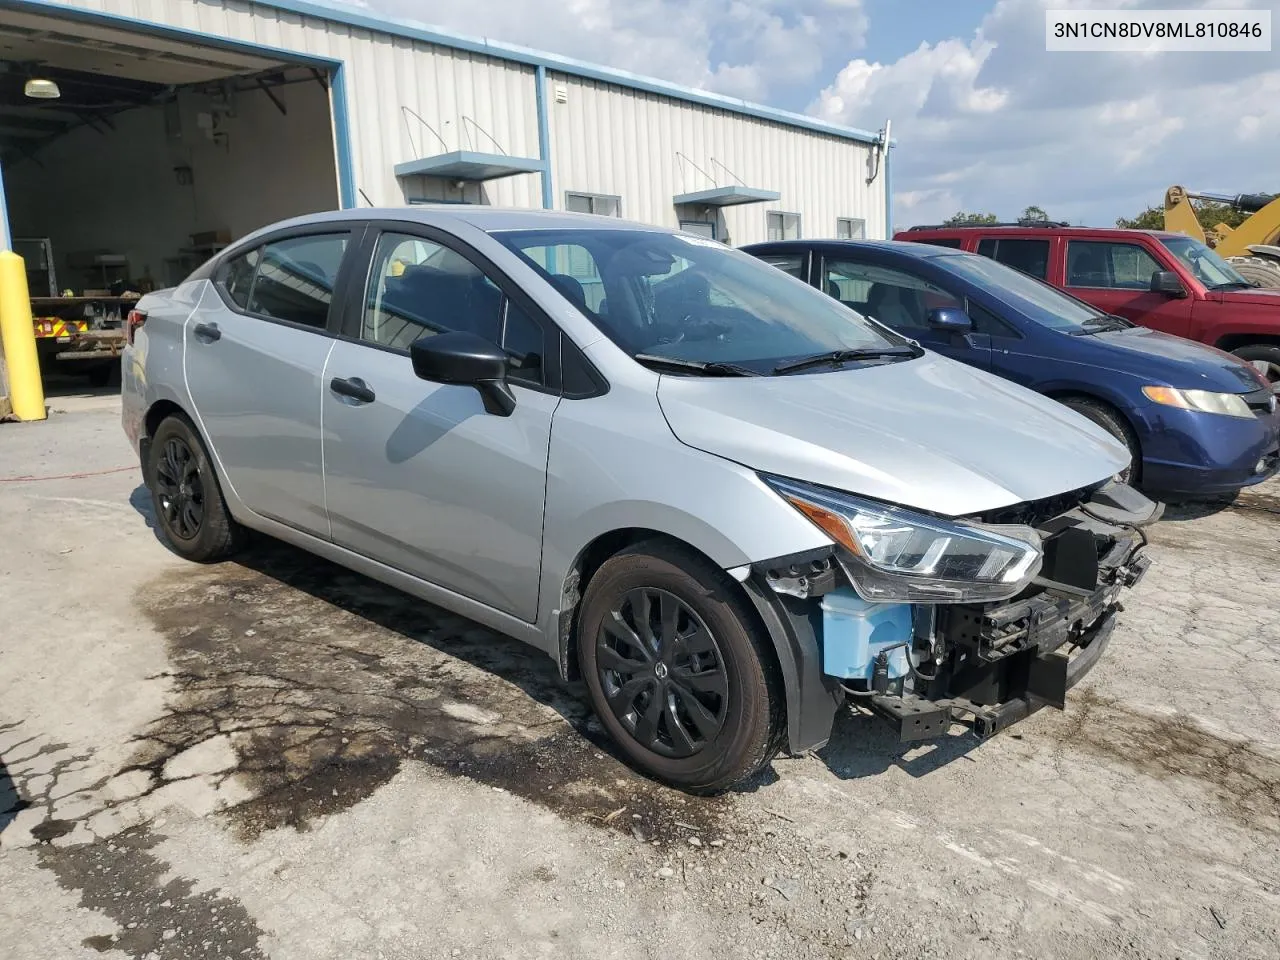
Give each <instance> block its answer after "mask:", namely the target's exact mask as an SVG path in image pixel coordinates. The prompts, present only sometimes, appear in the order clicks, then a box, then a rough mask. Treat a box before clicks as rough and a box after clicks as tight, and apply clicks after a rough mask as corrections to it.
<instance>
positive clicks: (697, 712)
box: [595, 587, 729, 759]
mask: <svg viewBox="0 0 1280 960" xmlns="http://www.w3.org/2000/svg"><path fill="white" fill-rule="evenodd" d="M595 660H596V669H597V671H598V676H599V681H600V687H601V689H602V691H603V693H604V695H605V698H606V700H607V702H608V704H609V708H610V709H611V710H612V712H613V715H614V716H615V717H616V718H617V720H618V722H619V723H621V724H622V726H623V727H624V728H625V729H626V731H627V732H628V733H629V734H630V735H631V736H632V737H634V738H635V740H636V742H637V743H639V744H640V745H642V746H643V747H645V748H647V749H649V750H652V751H653V752H654V753H656V754H659V755H661V756H664V757H671V758H677V759H678V758H683V757H691V756H693V755H694V754H696V753H698V752H700V751H701V750H703V749H704V748H706V746H707V745H708V744H709V743H712V742H713V741H714V740H715V739H716V737H717V736H718V735H719V733H720V731H721V728H722V727H723V726H724V722H725V716H726V714H727V712H728V708H729V695H728V694H729V683H728V678H727V676H726V673H725V666H724V658H723V656H722V654H721V652H720V648H719V645H718V644H717V643H716V638H715V636H714V635H713V634H712V632H711V631H710V630H709V629H708V627H707V625H706V624H705V623H704V622H703V621H702V620H701V618H699V617H698V615H697V614H696V613H695V612H694V611H693V609H692V608H691V607H690V606H689V605H688V604H686V603H685V602H684V601H682V600H680V599H679V598H678V597H676V596H675V595H674V594H672V593H669V592H667V591H666V590H661V589H657V588H651V587H641V588H637V589H634V590H629V591H627V592H626V593H625V594H623V595H622V597H621V598H620V599H619V600H618V601H617V602H616V603H614V604H613V605H612V607H611V608H610V609H609V611H608V613H607V614H606V615H605V617H604V620H603V622H602V624H601V627H600V631H599V634H598V636H597V638H596V657H595Z"/></svg>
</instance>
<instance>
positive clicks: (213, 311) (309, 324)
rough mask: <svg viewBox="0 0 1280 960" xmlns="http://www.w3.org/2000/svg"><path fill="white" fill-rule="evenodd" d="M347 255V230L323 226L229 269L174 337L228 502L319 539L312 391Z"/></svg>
mask: <svg viewBox="0 0 1280 960" xmlns="http://www.w3.org/2000/svg"><path fill="white" fill-rule="evenodd" d="M354 244H355V236H354V234H353V228H352V225H351V224H347V223H333V224H326V225H324V226H323V227H312V228H310V229H309V230H306V231H297V232H288V233H283V234H279V235H276V236H273V237H272V238H270V240H269V241H267V242H264V243H262V244H259V245H258V246H255V247H254V248H253V249H250V250H246V251H243V252H240V253H238V254H237V255H235V256H233V257H230V258H229V259H227V260H226V261H224V262H223V263H222V264H221V265H220V267H219V268H218V270H217V271H216V272H215V274H214V277H213V280H212V283H211V284H210V286H209V287H208V288H206V291H205V294H204V297H203V299H202V300H201V303H200V306H199V308H198V309H196V311H195V312H194V313H192V315H191V316H190V318H189V319H188V320H187V322H186V327H185V331H184V340H185V349H184V369H185V373H186V381H187V389H188V390H189V391H190V394H191V399H192V402H193V404H194V412H195V416H196V419H197V421H198V425H199V427H200V429H201V433H202V434H203V436H204V437H205V439H206V440H207V441H208V443H209V445H210V447H211V449H212V452H213V455H214V457H215V458H216V459H217V461H218V463H219V464H220V465H221V467H222V471H223V474H224V476H225V478H226V481H227V483H228V484H229V485H230V486H231V489H232V491H233V492H234V493H235V495H236V496H237V497H239V499H240V500H241V502H243V503H244V504H245V506H247V507H248V508H249V509H251V510H253V511H254V512H255V513H258V514H261V515H262V516H264V517H269V518H270V519H272V520H278V521H281V522H283V523H286V524H288V525H290V526H292V527H296V528H298V529H299V530H304V531H306V532H308V533H312V534H315V535H317V536H323V537H326V538H327V537H328V536H329V523H328V519H327V517H326V514H325V505H324V479H323V476H322V474H321V469H320V462H321V461H320V456H321V447H320V379H321V375H322V374H323V372H324V365H325V360H326V358H327V357H328V355H329V351H330V349H331V348H332V347H333V344H334V334H333V327H332V324H333V323H334V322H336V317H335V315H334V309H333V305H334V303H335V301H337V300H339V299H340V297H339V296H338V293H337V292H338V291H339V290H341V287H342V285H343V284H344V283H345V281H346V274H347V273H348V272H349V266H350V261H351V257H350V256H349V254H350V251H351V250H352V248H353V247H354Z"/></svg>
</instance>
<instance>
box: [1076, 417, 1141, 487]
mask: <svg viewBox="0 0 1280 960" xmlns="http://www.w3.org/2000/svg"><path fill="white" fill-rule="evenodd" d="M1061 403H1062V404H1063V405H1065V406H1068V407H1070V408H1071V409H1072V410H1074V411H1075V412H1076V413H1078V414H1080V415H1081V416H1082V417H1085V418H1087V419H1089V420H1092V421H1093V422H1094V423H1096V424H1097V425H1098V426H1100V427H1101V428H1102V429H1103V430H1105V431H1107V433H1109V434H1111V435H1112V436H1113V437H1115V438H1116V439H1117V440H1119V441H1120V442H1121V443H1123V444H1124V445H1125V446H1126V447H1128V448H1129V457H1130V460H1129V466H1128V467H1126V468H1125V469H1124V470H1122V471H1121V472H1120V479H1121V480H1123V481H1124V482H1125V483H1129V484H1133V485H1134V486H1136V485H1137V484H1138V483H1139V482H1141V480H1142V447H1141V446H1140V445H1139V443H1138V438H1137V436H1136V435H1135V434H1134V432H1133V428H1132V427H1130V426H1129V424H1128V423H1127V422H1126V421H1125V419H1124V417H1122V416H1121V415H1120V413H1119V412H1118V411H1116V409H1115V408H1114V407H1111V406H1109V405H1107V404H1105V403H1102V402H1101V401H1098V400H1090V399H1088V398H1086V397H1065V398H1063V400H1062V401H1061Z"/></svg>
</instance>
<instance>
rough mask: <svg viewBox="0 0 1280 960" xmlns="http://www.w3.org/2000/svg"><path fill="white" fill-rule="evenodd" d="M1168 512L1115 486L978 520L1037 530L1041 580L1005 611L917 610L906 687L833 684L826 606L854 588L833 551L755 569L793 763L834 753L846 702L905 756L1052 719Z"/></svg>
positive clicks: (1095, 655)
mask: <svg viewBox="0 0 1280 960" xmlns="http://www.w3.org/2000/svg"><path fill="white" fill-rule="evenodd" d="M1162 511H1163V507H1162V506H1160V505H1158V504H1155V503H1152V501H1150V500H1148V499H1147V498H1146V497H1144V496H1143V495H1142V494H1140V493H1138V492H1137V491H1136V490H1133V489H1132V488H1130V487H1128V486H1124V485H1122V484H1118V483H1108V484H1105V485H1102V486H1100V487H1098V488H1096V489H1091V490H1084V491H1074V492H1072V493H1069V494H1064V495H1063V496H1061V497H1055V498H1052V499H1051V500H1047V501H1040V502H1036V503H1025V504H1019V505H1017V506H1016V507H1013V508H1009V509H1005V510H1001V511H995V512H992V513H990V514H986V515H983V516H982V517H976V518H974V519H979V520H983V521H987V522H992V523H1000V522H1010V523H1026V524H1029V525H1031V526H1034V527H1035V528H1036V529H1037V530H1039V531H1040V533H1041V535H1042V537H1043V540H1044V565H1043V567H1042V569H1041V573H1040V576H1039V577H1037V579H1036V580H1035V581H1034V583H1033V584H1032V585H1031V586H1030V587H1028V588H1027V589H1026V590H1025V591H1023V593H1022V594H1020V595H1019V596H1017V597H1015V598H1013V599H1011V600H1007V601H1003V602H1000V603H988V604H972V605H970V604H936V605H932V606H926V607H917V612H919V613H922V614H923V615H922V616H917V618H916V626H915V630H914V634H915V635H914V637H913V638H912V644H913V648H912V651H911V653H912V656H911V660H912V664H913V669H912V671H911V672H910V674H908V676H906V677H904V678H900V679H896V680H890V679H888V677H887V675H880V674H877V676H878V680H873V681H872V682H867V683H862V682H854V683H845V682H842V681H839V680H837V679H836V678H834V677H830V676H827V675H825V674H823V673H822V670H821V655H820V650H821V643H822V638H821V630H822V626H821V613H820V611H819V609H818V605H819V602H820V598H821V597H822V596H823V595H824V594H825V593H827V592H829V591H830V590H832V589H834V588H835V587H837V586H840V585H842V584H843V583H845V582H846V581H847V579H848V576H847V574H846V573H845V572H844V571H843V569H842V567H841V564H840V561H839V554H838V553H837V552H835V551H834V549H833V550H831V551H821V552H820V553H821V555H819V552H815V553H811V554H805V555H803V556H799V555H798V556H795V557H785V558H778V559H775V560H772V561H768V562H765V563H758V564H754V565H753V566H752V570H751V576H750V578H749V579H748V581H747V582H746V583H745V584H744V586H746V587H747V591H748V594H749V595H750V596H751V598H752V600H753V601H754V602H755V604H756V606H757V609H758V610H759V611H760V612H761V615H762V617H763V618H764V621H765V624H766V626H767V628H768V629H769V632H770V634H771V635H773V636H774V638H775V643H778V645H779V654H780V660H781V661H782V664H783V673H784V678H785V680H786V684H787V703H788V714H789V716H788V721H789V731H788V732H789V740H790V746H791V749H792V751H793V752H799V751H801V750H804V749H810V748H813V747H815V746H819V745H821V744H822V743H824V742H826V740H827V738H828V737H829V736H830V729H831V721H832V719H833V718H834V712H835V710H836V709H838V707H839V705H840V703H841V702H842V701H843V702H846V703H849V704H851V705H852V706H854V707H855V708H858V709H864V710H869V711H871V712H872V713H874V714H876V715H878V716H879V717H881V718H883V719H884V720H885V721H887V722H888V723H889V724H890V725H891V726H892V727H893V728H894V729H895V730H896V732H897V734H898V736H899V738H900V739H901V740H902V741H904V742H911V741H918V740H928V739H933V738H936V737H941V736H944V735H946V734H947V733H948V732H949V730H950V728H951V726H952V724H953V723H954V722H957V721H959V722H964V723H968V724H969V725H970V726H971V728H972V730H973V732H974V733H975V734H976V735H977V736H979V737H983V738H985V737H990V736H992V735H994V734H995V733H998V732H999V731H1000V730H1003V729H1005V728H1006V727H1008V726H1010V725H1012V724H1014V723H1016V722H1017V721H1019V720H1022V719H1024V718H1025V717H1027V716H1030V715H1031V714H1032V713H1035V712H1036V711H1037V710H1040V709H1042V708H1043V707H1046V706H1051V707H1056V708H1058V709H1062V707H1063V706H1064V704H1065V702H1066V697H1067V693H1068V691H1069V690H1071V688H1072V687H1074V686H1075V685H1076V684H1077V683H1079V682H1080V680H1081V679H1082V678H1083V677H1084V676H1085V675H1086V674H1087V673H1088V672H1089V671H1090V670H1091V669H1093V667H1094V666H1095V665H1096V664H1097V663H1098V661H1099V659H1100V658H1101V656H1102V654H1103V652H1104V651H1105V650H1106V648H1107V645H1108V643H1109V642H1110V640H1111V635H1112V631H1113V630H1114V628H1115V624H1116V615H1117V614H1118V613H1119V612H1120V610H1121V609H1122V606H1121V596H1122V594H1123V592H1124V591H1125V590H1126V589H1128V588H1130V587H1132V586H1133V585H1135V584H1136V583H1137V582H1138V581H1139V580H1140V579H1142V577H1143V576H1144V574H1145V573H1146V571H1147V567H1148V564H1149V560H1148V559H1147V557H1146V555H1145V552H1144V547H1145V546H1146V536H1145V534H1144V533H1143V531H1142V528H1143V527H1145V526H1147V525H1148V524H1151V523H1153V522H1155V521H1156V520H1158V519H1159V517H1160V514H1161V513H1162ZM780 638H781V639H780ZM782 640H785V641H786V643H785V644H783V643H782V642H781V641H782ZM788 667H791V669H787V668H788Z"/></svg>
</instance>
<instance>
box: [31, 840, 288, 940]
mask: <svg viewBox="0 0 1280 960" xmlns="http://www.w3.org/2000/svg"><path fill="white" fill-rule="evenodd" d="M158 842H159V838H157V837H156V836H154V835H153V834H151V833H150V832H149V831H147V830H145V829H142V828H135V829H133V830H129V831H126V832H125V833H122V834H119V835H117V836H115V837H113V838H112V839H111V841H110V842H109V843H93V844H77V845H75V846H69V847H55V846H42V847H41V848H40V852H39V858H40V865H41V866H42V867H45V868H47V869H49V870H52V871H53V873H54V875H55V876H56V877H57V878H58V883H59V884H60V885H61V886H62V887H64V888H65V889H68V890H75V891H77V892H78V893H79V894H80V905H81V906H82V907H85V908H87V909H90V910H96V911H100V912H101V913H103V914H105V915H106V916H108V917H110V918H111V919H112V920H114V921H115V922H116V924H117V932H116V933H114V934H108V935H102V936H96V937H87V938H86V939H85V940H84V945H85V946H86V947H89V948H90V949H93V950H96V951H97V952H99V953H106V952H107V951H109V950H110V951H118V952H120V953H126V954H129V955H131V956H134V957H151V958H157V960H191V958H193V957H200V958H203V960H214V958H219V957H227V958H232V957H234V958H237V960H262V958H264V957H265V956H266V955H265V954H264V953H263V952H262V950H261V949H260V948H259V946H258V941H259V938H260V937H261V935H262V931H261V930H260V929H259V928H258V925H257V923H255V922H254V920H253V918H252V917H250V916H249V914H248V912H247V911H246V910H245V908H244V907H243V906H241V905H240V903H239V902H237V901H235V900H231V899H228V898H226V897H223V896H221V895H220V894H219V893H218V892H217V891H203V892H199V893H197V892H195V890H194V884H193V883H192V881H190V880H187V879H184V878H182V877H175V876H173V875H172V874H171V871H170V868H169V864H167V863H166V862H165V861H163V860H161V859H160V858H158V857H156V856H155V855H154V854H153V853H152V852H151V851H152V848H153V847H154V846H155V845H156V844H157V843H158Z"/></svg>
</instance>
